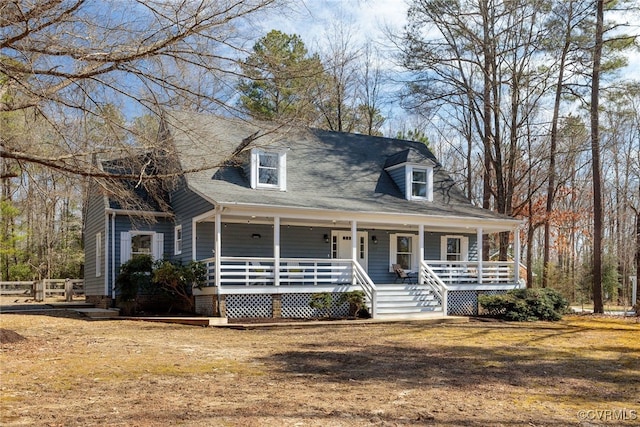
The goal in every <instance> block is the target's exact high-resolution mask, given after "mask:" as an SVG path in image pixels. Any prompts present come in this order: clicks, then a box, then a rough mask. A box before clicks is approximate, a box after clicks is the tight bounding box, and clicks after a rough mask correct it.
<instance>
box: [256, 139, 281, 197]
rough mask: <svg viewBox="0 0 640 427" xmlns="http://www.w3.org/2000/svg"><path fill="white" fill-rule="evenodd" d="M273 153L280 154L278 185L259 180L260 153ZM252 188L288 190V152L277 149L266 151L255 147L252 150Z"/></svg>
mask: <svg viewBox="0 0 640 427" xmlns="http://www.w3.org/2000/svg"><path fill="white" fill-rule="evenodd" d="M262 154H271V155H277V156H278V185H273V184H260V183H259V182H258V175H259V174H258V170H259V168H258V166H259V164H260V163H259V162H260V155H262ZM251 188H253V189H258V188H260V189H273V190H280V191H287V153H286V152H277V151H265V150H260V149H256V148H254V149H253V150H251Z"/></svg>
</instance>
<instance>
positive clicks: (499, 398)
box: [0, 314, 640, 426]
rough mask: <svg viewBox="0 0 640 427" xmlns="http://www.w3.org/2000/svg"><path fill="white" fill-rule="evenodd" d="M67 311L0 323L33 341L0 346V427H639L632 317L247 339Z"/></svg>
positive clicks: (257, 334)
mask: <svg viewBox="0 0 640 427" xmlns="http://www.w3.org/2000/svg"><path fill="white" fill-rule="evenodd" d="M66 316H67V317H54V316H50V315H31V314H30V315H23V314H19V315H16V314H3V315H0V327H2V328H5V329H9V330H13V331H15V332H17V333H19V334H20V335H22V336H24V337H26V338H27V340H24V341H20V342H15V343H11V344H5V345H3V346H2V349H1V353H0V366H1V369H2V375H1V377H0V387H1V394H0V413H1V414H2V415H1V418H0V424H2V425H7V426H20V425H25V426H26V425H43V426H75V425H82V426H98V425H100V426H105V425H109V426H165V425H182V426H210V425H242V426H264V425H278V426H280V425H290V426H294V425H304V426H309V425H310V426H326V425H335V426H359V425H441V426H461V425H462V426H466V425H469V426H492V425H495V426H500V425H505V426H542V425H545V426H547V425H548V426H565V425H580V422H582V421H584V420H583V419H582V418H580V415H579V411H608V410H609V411H623V410H624V411H626V412H624V413H622V412H618V413H615V414H623V415H624V416H625V417H626V418H627V419H626V420H615V421H612V419H611V418H612V417H613V416H617V415H615V414H614V413H612V414H613V415H607V413H606V412H599V413H597V412H590V413H589V414H590V415H587V416H591V417H592V418H591V419H587V420H586V421H588V422H590V424H589V425H637V423H638V420H637V419H636V420H632V419H631V418H633V417H634V414H637V415H636V417H640V385H639V384H640V324H637V323H634V320H632V319H614V318H591V317H586V316H576V317H568V318H566V319H565V320H563V321H562V322H558V323H546V322H537V323H518V324H515V323H502V322H473V321H472V322H471V323H468V324H456V325H432V326H429V325H424V324H421V323H419V322H413V323H406V324H402V323H395V324H377V325H376V324H374V325H372V324H369V325H362V324H354V325H351V326H348V327H343V326H337V325H336V326H333V325H331V326H328V327H317V326H316V327H309V328H300V327H293V326H291V325H288V326H286V327H281V328H272V329H253V330H244V331H241V330H229V329H215V328H199V327H189V326H177V325H166V324H158V323H144V322H132V321H99V322H98V321H93V322H90V321H86V320H82V319H78V318H74V317H69V314H66ZM580 414H584V412H583V413H580ZM598 414H600V415H598ZM582 416H583V417H584V416H585V415H582ZM595 417H599V418H598V419H594V418H595ZM607 417H609V419H608V420H607V419H606V418H607Z"/></svg>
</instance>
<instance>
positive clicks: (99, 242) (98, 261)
mask: <svg viewBox="0 0 640 427" xmlns="http://www.w3.org/2000/svg"><path fill="white" fill-rule="evenodd" d="M100 276H102V234H101V233H96V277H100Z"/></svg>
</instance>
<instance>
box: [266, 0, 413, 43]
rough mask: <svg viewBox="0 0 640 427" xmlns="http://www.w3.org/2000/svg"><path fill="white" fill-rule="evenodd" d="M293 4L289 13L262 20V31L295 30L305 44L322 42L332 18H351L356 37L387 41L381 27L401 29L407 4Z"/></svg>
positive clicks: (361, 0) (399, 0)
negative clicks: (265, 20)
mask: <svg viewBox="0 0 640 427" xmlns="http://www.w3.org/2000/svg"><path fill="white" fill-rule="evenodd" d="M293 7H294V9H293V10H292V11H291V12H290V13H288V14H286V15H280V17H277V18H273V19H270V20H269V21H267V22H264V23H263V24H262V27H263V30H264V31H263V32H264V34H266V33H267V32H269V31H270V30H272V29H274V28H275V29H278V30H280V31H283V32H285V33H287V34H298V35H299V36H300V37H302V40H303V41H304V43H305V45H307V46H308V47H313V46H314V45H316V44H321V43H322V41H323V38H324V37H325V33H326V32H327V30H328V29H329V28H330V26H331V25H332V22H335V21H337V20H343V21H346V22H351V23H352V25H353V36H354V38H356V39H360V40H362V41H365V40H366V39H370V40H372V41H375V42H378V43H388V42H387V41H386V40H385V36H384V32H383V30H382V28H384V27H385V26H391V27H394V28H396V29H398V30H401V29H402V25H404V23H405V22H406V14H407V8H408V6H407V4H406V2H405V0H304V1H300V2H297V3H295V5H294V6H293Z"/></svg>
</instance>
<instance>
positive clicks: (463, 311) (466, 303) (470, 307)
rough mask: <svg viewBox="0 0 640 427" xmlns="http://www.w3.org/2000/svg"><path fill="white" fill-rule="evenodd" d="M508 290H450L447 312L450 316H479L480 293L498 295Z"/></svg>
mask: <svg viewBox="0 0 640 427" xmlns="http://www.w3.org/2000/svg"><path fill="white" fill-rule="evenodd" d="M506 292H507V291H505V290H497V291H449V293H448V294H447V295H448V296H447V314H448V315H450V316H477V315H478V312H479V306H478V295H497V294H504V293H506Z"/></svg>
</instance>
